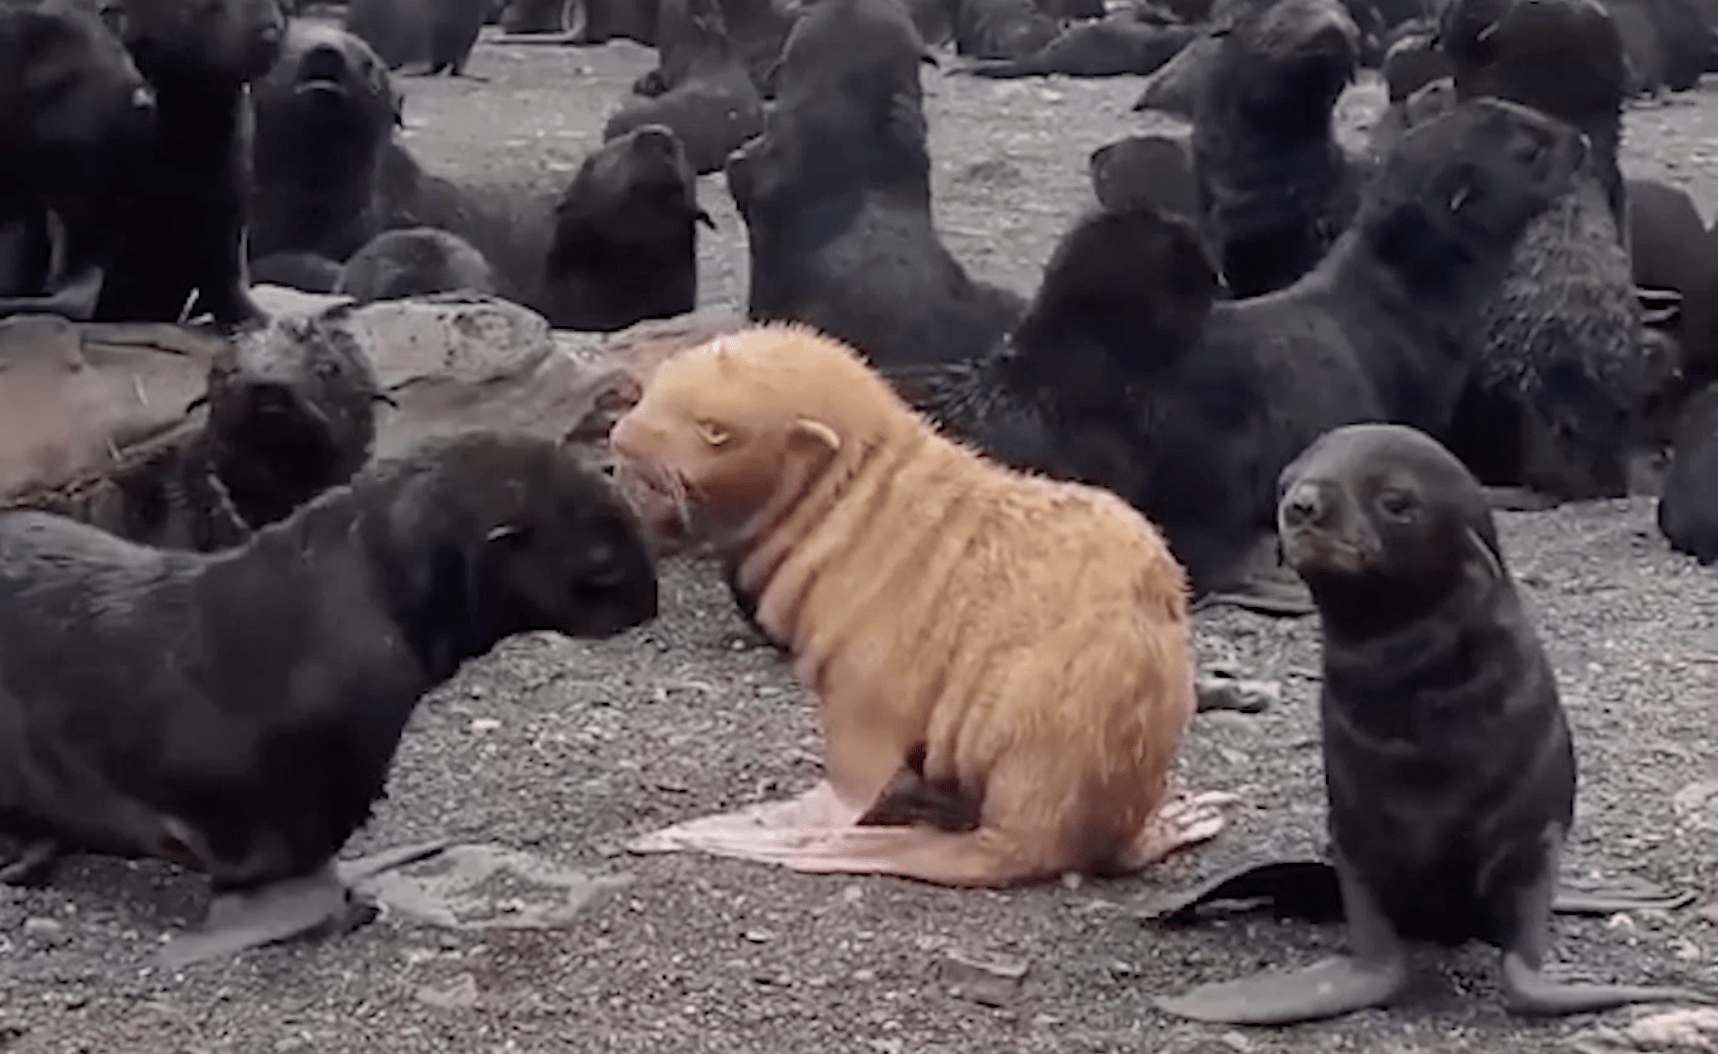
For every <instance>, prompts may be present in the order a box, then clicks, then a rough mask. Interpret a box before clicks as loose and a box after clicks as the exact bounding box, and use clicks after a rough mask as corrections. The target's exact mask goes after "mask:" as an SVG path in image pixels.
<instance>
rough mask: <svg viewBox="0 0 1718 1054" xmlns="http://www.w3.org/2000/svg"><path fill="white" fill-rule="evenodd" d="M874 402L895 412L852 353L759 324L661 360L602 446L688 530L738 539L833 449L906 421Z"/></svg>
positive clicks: (811, 335) (762, 522)
mask: <svg viewBox="0 0 1718 1054" xmlns="http://www.w3.org/2000/svg"><path fill="white" fill-rule="evenodd" d="M886 407H896V408H899V409H901V410H905V404H903V403H901V402H900V400H899V399H898V397H896V396H895V395H894V393H893V392H892V391H890V389H889V388H888V386H887V385H886V384H885V383H884V382H883V381H882V380H880V379H879V378H878V377H877V376H876V375H875V374H873V373H872V372H871V371H870V369H868V368H867V367H866V365H865V363H864V361H863V360H862V359H861V358H860V357H859V356H858V354H857V353H855V352H853V351H851V350H850V349H848V348H846V347H845V346H843V345H841V344H838V343H836V342H834V341H832V340H829V339H827V338H824V337H822V336H820V335H819V334H817V333H815V332H813V331H812V330H809V329H806V328H804V327H800V326H794V325H769V326H762V327H759V328H756V329H750V330H745V331H742V332H740V333H737V334H733V335H731V336H726V337H719V338H717V339H716V340H714V341H712V342H711V343H709V344H704V345H701V346H699V347H696V348H693V349H690V350H688V351H685V352H681V353H680V354H678V355H676V356H674V357H673V358H670V359H669V360H668V361H666V362H664V363H663V364H662V365H661V366H660V367H658V369H657V371H656V373H655V375H654V376H653V377H652V378H651V382H650V385H649V386H648V387H647V388H646V389H645V391H644V396H643V398H641V399H640V400H639V402H638V404H637V405H636V406H634V407H633V408H632V409H631V410H630V411H629V412H628V413H627V414H626V415H625V416H623V417H622V418H621V419H620V420H619V421H618V422H617V423H616V424H615V428H614V432H613V433H612V434H611V436H610V443H611V445H612V448H613V450H614V453H615V456H616V459H617V461H618V463H619V465H620V467H621V468H622V469H624V470H626V471H627V472H628V473H630V474H634V475H636V477H637V478H638V479H640V480H641V481H642V482H643V483H644V484H645V485H646V486H648V487H650V488H653V489H654V490H656V491H657V492H659V493H661V494H663V495H664V496H666V497H667V498H668V499H669V501H670V502H672V503H673V504H674V506H675V507H676V508H677V510H678V512H679V515H680V517H681V519H682V521H683V522H684V523H685V525H686V526H687V527H688V528H690V529H691V530H693V531H694V532H696V533H701V534H705V535H708V536H712V537H713V540H715V541H717V542H719V543H724V544H731V543H734V542H739V543H742V544H743V543H744V542H745V541H747V540H748V539H750V538H751V537H753V536H755V535H756V534H757V533H758V532H761V531H763V530H765V529H767V528H768V527H770V526H771V525H772V521H773V517H774V516H776V515H778V514H780V513H781V512H783V511H784V510H785V509H786V508H787V507H789V506H790V505H792V504H793V503H794V502H795V501H796V500H797V499H798V498H800V497H802V496H803V495H804V494H805V493H806V492H808V491H809V490H810V489H811V488H812V487H813V486H814V485H815V484H816V483H817V481H818V480H819V479H820V478H822V477H823V475H824V474H825V473H826V472H827V471H829V470H830V468H831V466H832V465H833V464H835V462H836V461H837V460H838V459H839V458H840V457H842V456H844V455H848V454H851V455H853V456H859V452H860V451H862V450H863V449H865V448H867V447H870V448H875V447H876V446H877V445H879V444H880V443H882V442H883V441H884V439H885V438H886V434H887V433H888V432H889V430H890V429H891V427H894V426H895V423H896V422H902V421H908V422H912V421H917V420H918V419H917V418H916V417H914V416H913V415H912V414H910V413H900V414H891V413H887V412H883V410H884V408H886ZM921 427H922V425H921Z"/></svg>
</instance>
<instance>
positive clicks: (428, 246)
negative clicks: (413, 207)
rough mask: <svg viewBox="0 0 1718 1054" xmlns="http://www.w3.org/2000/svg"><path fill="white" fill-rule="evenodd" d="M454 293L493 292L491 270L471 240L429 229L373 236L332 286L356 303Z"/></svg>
mask: <svg viewBox="0 0 1718 1054" xmlns="http://www.w3.org/2000/svg"><path fill="white" fill-rule="evenodd" d="M456 291H466V292H473V293H493V292H495V269H494V268H492V267H490V266H489V261H488V260H486V259H485V258H484V256H483V254H482V253H480V252H478V251H477V250H476V249H475V248H473V247H472V244H471V243H470V242H468V241H466V240H465V239H464V238H461V237H460V236H459V235H457V234H449V233H448V232H447V231H443V230H437V229H436V228H434V227H407V228H405V229H403V230H397V231H384V232H382V233H381V234H378V235H376V237H374V238H372V239H370V243H369V244H368V245H365V246H364V247H363V248H362V249H359V250H358V251H357V252H356V253H354V254H353V256H352V258H351V259H350V260H347V261H346V266H345V267H344V268H342V269H341V271H340V281H339V282H338V283H336V285H335V286H334V292H336V293H339V294H341V295H344V296H349V297H351V298H352V299H353V300H355V301H357V302H358V303H360V304H367V303H369V302H371V301H373V300H398V299H400V298H402V297H409V296H426V295H428V294H430V293H451V292H456Z"/></svg>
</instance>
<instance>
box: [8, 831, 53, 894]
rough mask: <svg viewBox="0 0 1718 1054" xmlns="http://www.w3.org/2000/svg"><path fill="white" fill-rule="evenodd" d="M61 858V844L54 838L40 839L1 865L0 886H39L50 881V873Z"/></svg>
mask: <svg viewBox="0 0 1718 1054" xmlns="http://www.w3.org/2000/svg"><path fill="white" fill-rule="evenodd" d="M59 858H60V844H59V843H58V842H56V841H54V840H53V839H52V838H38V839H36V840H35V841H33V842H31V843H30V844H28V845H26V846H25V847H24V849H23V851H22V852H20V853H19V854H18V855H17V856H16V857H15V858H13V859H12V860H9V861H6V862H5V863H4V864H0V886H39V885H42V884H43V883H45V882H47V880H48V873H49V872H50V871H52V870H53V868H54V863H55V862H56V861H57V860H59Z"/></svg>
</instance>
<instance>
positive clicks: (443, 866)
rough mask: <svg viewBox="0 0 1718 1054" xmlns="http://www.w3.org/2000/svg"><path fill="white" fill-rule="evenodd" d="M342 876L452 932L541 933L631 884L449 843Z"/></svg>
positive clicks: (392, 906)
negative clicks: (397, 862) (407, 859)
mask: <svg viewBox="0 0 1718 1054" xmlns="http://www.w3.org/2000/svg"><path fill="white" fill-rule="evenodd" d="M341 870H342V877H343V878H345V879H346V880H347V881H349V882H350V883H351V884H352V885H353V887H354V888H356V889H357V890H358V892H360V893H362V894H364V895H365V896H367V897H369V898H371V899H373V900H375V901H376V902H377V903H378V904H380V905H382V907H383V908H384V909H385V910H387V911H390V912H394V913H396V914H399V915H402V916H405V917H408V918H411V919H414V920H417V921H419V922H427V923H429V924H431V925H434V926H442V927H445V928H447V929H455V930H490V929H500V930H546V929H557V928H560V927H563V926H568V925H571V924H572V923H573V921H574V920H575V919H577V918H578V917H579V915H580V914H581V913H582V912H583V911H584V910H586V909H587V908H589V907H591V906H592V905H593V904H595V903H596V902H597V900H598V899H599V898H600V897H602V896H603V895H604V894H607V893H611V892H613V891H615V890H617V889H620V888H621V887H623V886H625V885H626V884H627V883H628V882H629V881H631V878H630V876H628V875H594V874H590V873H587V872H584V871H580V870H577V869H575V868H564V867H560V866H558V865H556V864H552V863H550V862H549V861H547V860H544V859H542V858H541V857H537V856H533V855H531V854H530V853H527V852H523V851H521V850H518V849H512V848H509V847H507V846H501V845H488V844H461V845H451V846H448V847H446V848H445V849H442V850H441V851H440V852H436V853H433V854H430V855H428V856H423V857H421V858H419V859H415V860H411V861H410V862H408V863H405V864H403V865H401V866H397V867H389V868H387V869H385V870H380V871H370V872H368V873H364V869H363V868H362V867H360V868H358V870H357V872H356V873H353V872H348V870H347V866H346V865H343V866H342V868H341Z"/></svg>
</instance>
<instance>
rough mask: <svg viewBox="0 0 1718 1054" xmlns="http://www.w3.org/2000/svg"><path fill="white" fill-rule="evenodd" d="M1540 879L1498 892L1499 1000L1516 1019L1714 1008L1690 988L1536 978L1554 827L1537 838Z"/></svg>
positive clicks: (1554, 858) (1553, 859)
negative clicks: (1672, 1005)
mask: <svg viewBox="0 0 1718 1054" xmlns="http://www.w3.org/2000/svg"><path fill="white" fill-rule="evenodd" d="M1540 848H1541V853H1542V854H1543V855H1542V856H1541V858H1540V866H1539V868H1538V874H1537V875H1536V877H1535V878H1534V879H1533V881H1531V882H1530V883H1528V884H1526V885H1524V886H1522V887H1520V888H1518V889H1515V890H1513V891H1501V890H1500V891H1498V893H1499V897H1500V899H1505V903H1503V904H1501V905H1498V907H1499V909H1500V913H1501V914H1502V915H1503V919H1502V922H1503V931H1502V932H1503V936H1504V939H1503V942H1502V943H1503V957H1502V962H1503V977H1502V980H1503V998H1504V1000H1505V1002H1507V1003H1508V1005H1509V1009H1511V1010H1513V1011H1515V1012H1516V1013H1519V1014H1546V1015H1559V1014H1581V1013H1589V1012H1591V1011H1595V1010H1609V1009H1611V1008H1613V1007H1619V1006H1627V1005H1629V1004H1631V1003H1663V1002H1687V1003H1712V1002H1718V1000H1714V998H1713V997H1712V996H1710V995H1707V994H1704V993H1702V992H1696V991H1694V990H1692V989H1688V988H1672V987H1656V986H1650V985H1607V984H1558V983H1557V982H1555V981H1552V980H1550V979H1549V978H1547V977H1546V976H1545V975H1544V974H1543V973H1541V972H1540V967H1541V965H1542V964H1543V963H1544V960H1545V948H1546V945H1547V944H1549V943H1550V935H1551V901H1552V896H1553V890H1554V887H1555V885H1556V880H1557V865H1558V862H1559V859H1560V857H1561V856H1562V850H1563V832H1562V829H1561V828H1560V827H1558V826H1557V825H1555V824H1553V825H1551V826H1550V827H1548V828H1547V829H1546V831H1545V833H1544V835H1542V836H1541V838H1540Z"/></svg>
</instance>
